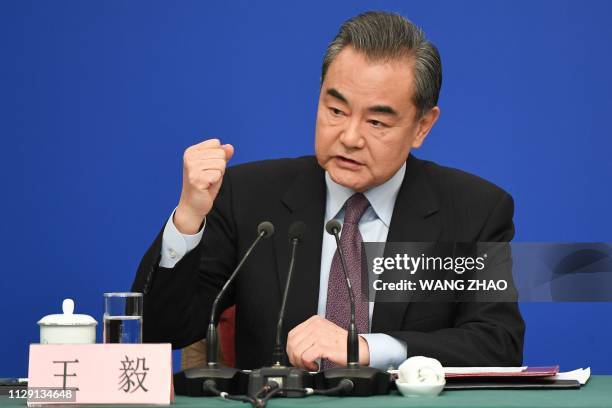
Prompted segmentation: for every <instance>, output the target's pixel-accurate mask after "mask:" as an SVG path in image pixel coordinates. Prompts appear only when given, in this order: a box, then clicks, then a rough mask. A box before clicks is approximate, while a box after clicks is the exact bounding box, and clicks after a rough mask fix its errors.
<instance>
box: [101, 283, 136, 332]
mask: <svg viewBox="0 0 612 408" xmlns="http://www.w3.org/2000/svg"><path fill="white" fill-rule="evenodd" d="M103 339H104V343H142V293H136V292H123V293H122V292H114V293H105V294H104V334H103Z"/></svg>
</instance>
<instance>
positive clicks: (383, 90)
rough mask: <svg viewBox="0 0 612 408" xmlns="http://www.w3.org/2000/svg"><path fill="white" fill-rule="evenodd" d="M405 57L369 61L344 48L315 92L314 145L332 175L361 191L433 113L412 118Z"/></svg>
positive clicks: (410, 144) (402, 154)
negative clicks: (318, 89)
mask: <svg viewBox="0 0 612 408" xmlns="http://www.w3.org/2000/svg"><path fill="white" fill-rule="evenodd" d="M412 67H413V63H412V59H411V58H410V57H403V58H402V59H398V60H393V61H380V62H371V61H367V60H366V58H365V56H364V55H363V54H361V53H359V52H357V51H355V49H354V48H352V47H350V46H347V47H345V48H344V49H343V50H342V51H341V52H340V53H339V54H338V55H337V57H336V58H335V59H334V61H333V62H332V63H331V64H330V66H329V69H328V70H327V74H326V76H325V80H324V81H323V84H322V87H321V94H320V96H319V108H318V111H317V126H316V140H315V150H316V155H317V161H318V162H319V164H320V165H321V166H322V167H323V168H325V170H327V172H329V174H330V176H331V178H332V180H334V181H335V182H336V183H338V184H341V185H343V186H345V187H348V188H351V189H353V190H355V191H359V192H363V191H366V190H368V189H370V188H372V187H375V186H377V185H379V184H382V183H384V182H385V181H387V180H389V179H390V178H391V177H392V176H393V175H394V174H395V173H396V172H397V170H399V168H400V167H401V166H402V164H403V163H404V162H405V161H406V159H407V157H408V153H409V152H410V149H412V148H418V147H419V146H420V145H421V143H422V142H423V139H424V138H425V136H427V133H428V132H429V130H430V129H431V127H432V126H433V124H434V123H435V121H436V119H437V118H438V115H439V109H438V108H437V107H435V108H433V109H431V110H430V111H429V112H428V113H426V114H425V115H423V117H422V118H420V119H417V118H416V113H417V109H416V106H415V105H414V104H413V102H412V96H413V94H414V81H413V68H412Z"/></svg>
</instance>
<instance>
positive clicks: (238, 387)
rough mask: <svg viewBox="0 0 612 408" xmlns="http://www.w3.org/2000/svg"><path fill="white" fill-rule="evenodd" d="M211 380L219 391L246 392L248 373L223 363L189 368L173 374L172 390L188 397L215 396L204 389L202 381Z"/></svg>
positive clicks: (230, 392)
mask: <svg viewBox="0 0 612 408" xmlns="http://www.w3.org/2000/svg"><path fill="white" fill-rule="evenodd" d="M206 380H213V381H215V383H216V387H217V389H218V390H219V391H224V392H227V393H229V394H246V391H247V385H248V375H247V374H245V373H244V372H242V371H240V370H238V369H237V368H233V367H227V366H224V365H216V366H212V367H211V366H209V365H205V366H202V367H194V368H189V369H187V370H184V371H180V372H178V373H176V374H174V392H175V393H176V394H177V395H187V396H190V397H207V396H216V394H213V393H212V392H210V391H209V390H205V389H204V381H206Z"/></svg>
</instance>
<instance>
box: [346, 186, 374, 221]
mask: <svg viewBox="0 0 612 408" xmlns="http://www.w3.org/2000/svg"><path fill="white" fill-rule="evenodd" d="M369 206H370V202H369V201H368V199H367V198H366V196H364V195H363V194H361V193H355V194H353V195H352V196H351V197H350V198H349V199H348V200H346V207H345V209H344V223H345V224H359V220H360V219H361V217H362V216H363V213H364V212H365V210H366V209H367V208H368V207H369Z"/></svg>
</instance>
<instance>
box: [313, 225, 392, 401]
mask: <svg viewBox="0 0 612 408" xmlns="http://www.w3.org/2000/svg"><path fill="white" fill-rule="evenodd" d="M341 228H342V227H341V226H340V223H339V222H338V221H336V220H330V221H329V222H328V223H327V224H326V225H325V230H326V231H327V232H328V233H329V234H331V235H333V236H334V238H335V239H336V245H337V247H338V255H339V256H340V264H341V265H342V271H343V272H344V278H345V280H346V287H347V291H348V295H349V301H350V304H351V305H350V306H351V308H350V312H351V315H350V322H349V327H348V334H347V345H346V346H347V347H346V367H334V368H328V369H327V370H324V371H322V372H320V373H319V374H317V385H318V386H322V387H323V388H325V389H330V388H334V387H337V386H338V385H339V384H340V383H341V382H342V381H343V380H349V381H351V382H352V383H353V388H352V389H351V390H350V391H348V390H347V392H346V394H345V395H350V396H370V395H384V394H388V393H389V387H390V384H391V377H390V376H389V374H388V373H386V372H384V371H381V370H379V369H377V368H374V367H369V366H360V365H359V335H358V333H357V326H356V324H355V294H354V293H353V287H352V286H351V281H350V279H349V276H348V272H347V267H346V262H345V259H344V254H343V253H342V247H341V245H340V230H341ZM320 383H322V384H320Z"/></svg>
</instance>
